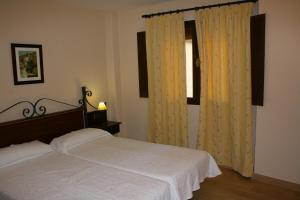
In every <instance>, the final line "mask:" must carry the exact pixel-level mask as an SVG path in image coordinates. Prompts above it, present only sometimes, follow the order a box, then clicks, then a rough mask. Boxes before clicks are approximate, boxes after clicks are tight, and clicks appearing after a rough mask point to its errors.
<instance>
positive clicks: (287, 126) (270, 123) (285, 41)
mask: <svg viewBox="0 0 300 200" xmlns="http://www.w3.org/2000/svg"><path fill="white" fill-rule="evenodd" d="M259 7H260V9H259V10H260V13H266V17H267V24H266V61H265V62H266V68H265V105H264V106H263V107H258V109H257V125H256V126H257V128H256V156H255V158H256V165H255V171H256V172H257V173H259V174H263V175H266V176H271V177H276V178H279V179H283V180H288V181H292V182H295V183H300V10H299V9H300V1H299V0H285V1H282V0H260V6H259Z"/></svg>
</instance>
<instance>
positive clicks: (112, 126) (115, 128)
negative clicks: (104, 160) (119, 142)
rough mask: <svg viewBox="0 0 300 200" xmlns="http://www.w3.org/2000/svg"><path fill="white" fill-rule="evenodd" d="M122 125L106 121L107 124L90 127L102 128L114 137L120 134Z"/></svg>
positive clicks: (102, 123)
mask: <svg viewBox="0 0 300 200" xmlns="http://www.w3.org/2000/svg"><path fill="white" fill-rule="evenodd" d="M120 124H121V122H112V121H106V122H100V123H99V124H92V125H90V127H91V128H100V129H103V130H106V131H107V132H109V133H111V134H112V135H114V134H117V133H119V132H120Z"/></svg>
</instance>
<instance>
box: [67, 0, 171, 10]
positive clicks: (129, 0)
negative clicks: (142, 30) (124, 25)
mask: <svg viewBox="0 0 300 200" xmlns="http://www.w3.org/2000/svg"><path fill="white" fill-rule="evenodd" d="M63 1H65V2H67V3H70V4H76V5H79V6H84V7H89V8H95V9H99V10H118V9H128V8H134V7H139V6H144V5H149V4H154V3H159V2H166V1H172V0H63Z"/></svg>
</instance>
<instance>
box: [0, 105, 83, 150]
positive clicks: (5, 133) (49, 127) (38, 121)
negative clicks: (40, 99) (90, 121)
mask: <svg viewBox="0 0 300 200" xmlns="http://www.w3.org/2000/svg"><path fill="white" fill-rule="evenodd" d="M82 128H84V113H83V109H82V107H80V108H76V109H72V110H67V111H62V112H56V113H51V114H45V115H41V116H37V117H32V118H26V119H21V120H15V121H10V122H5V123H0V148H1V147H5V146H8V145H11V144H20V143H23V142H29V141H32V140H40V141H42V142H45V143H49V142H50V141H51V140H52V139H53V138H55V137H58V136H61V135H64V134H66V133H68V132H71V131H74V130H78V129H82Z"/></svg>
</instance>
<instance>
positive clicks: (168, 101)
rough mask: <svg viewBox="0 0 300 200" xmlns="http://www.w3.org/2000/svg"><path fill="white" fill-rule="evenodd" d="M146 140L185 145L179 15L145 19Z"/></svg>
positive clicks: (183, 48)
mask: <svg viewBox="0 0 300 200" xmlns="http://www.w3.org/2000/svg"><path fill="white" fill-rule="evenodd" d="M146 28H147V29H146V30H147V32H146V44H147V63H148V88H149V108H148V110H149V115H148V118H149V120H148V139H149V141H150V142H155V143H162V144H170V145H177V146H187V141H188V139H187V137H188V136H187V105H186V81H185V79H186V78H185V76H186V74H185V32H184V19H183V15H182V14H172V15H164V16H157V17H152V18H150V19H147V20H146Z"/></svg>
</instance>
